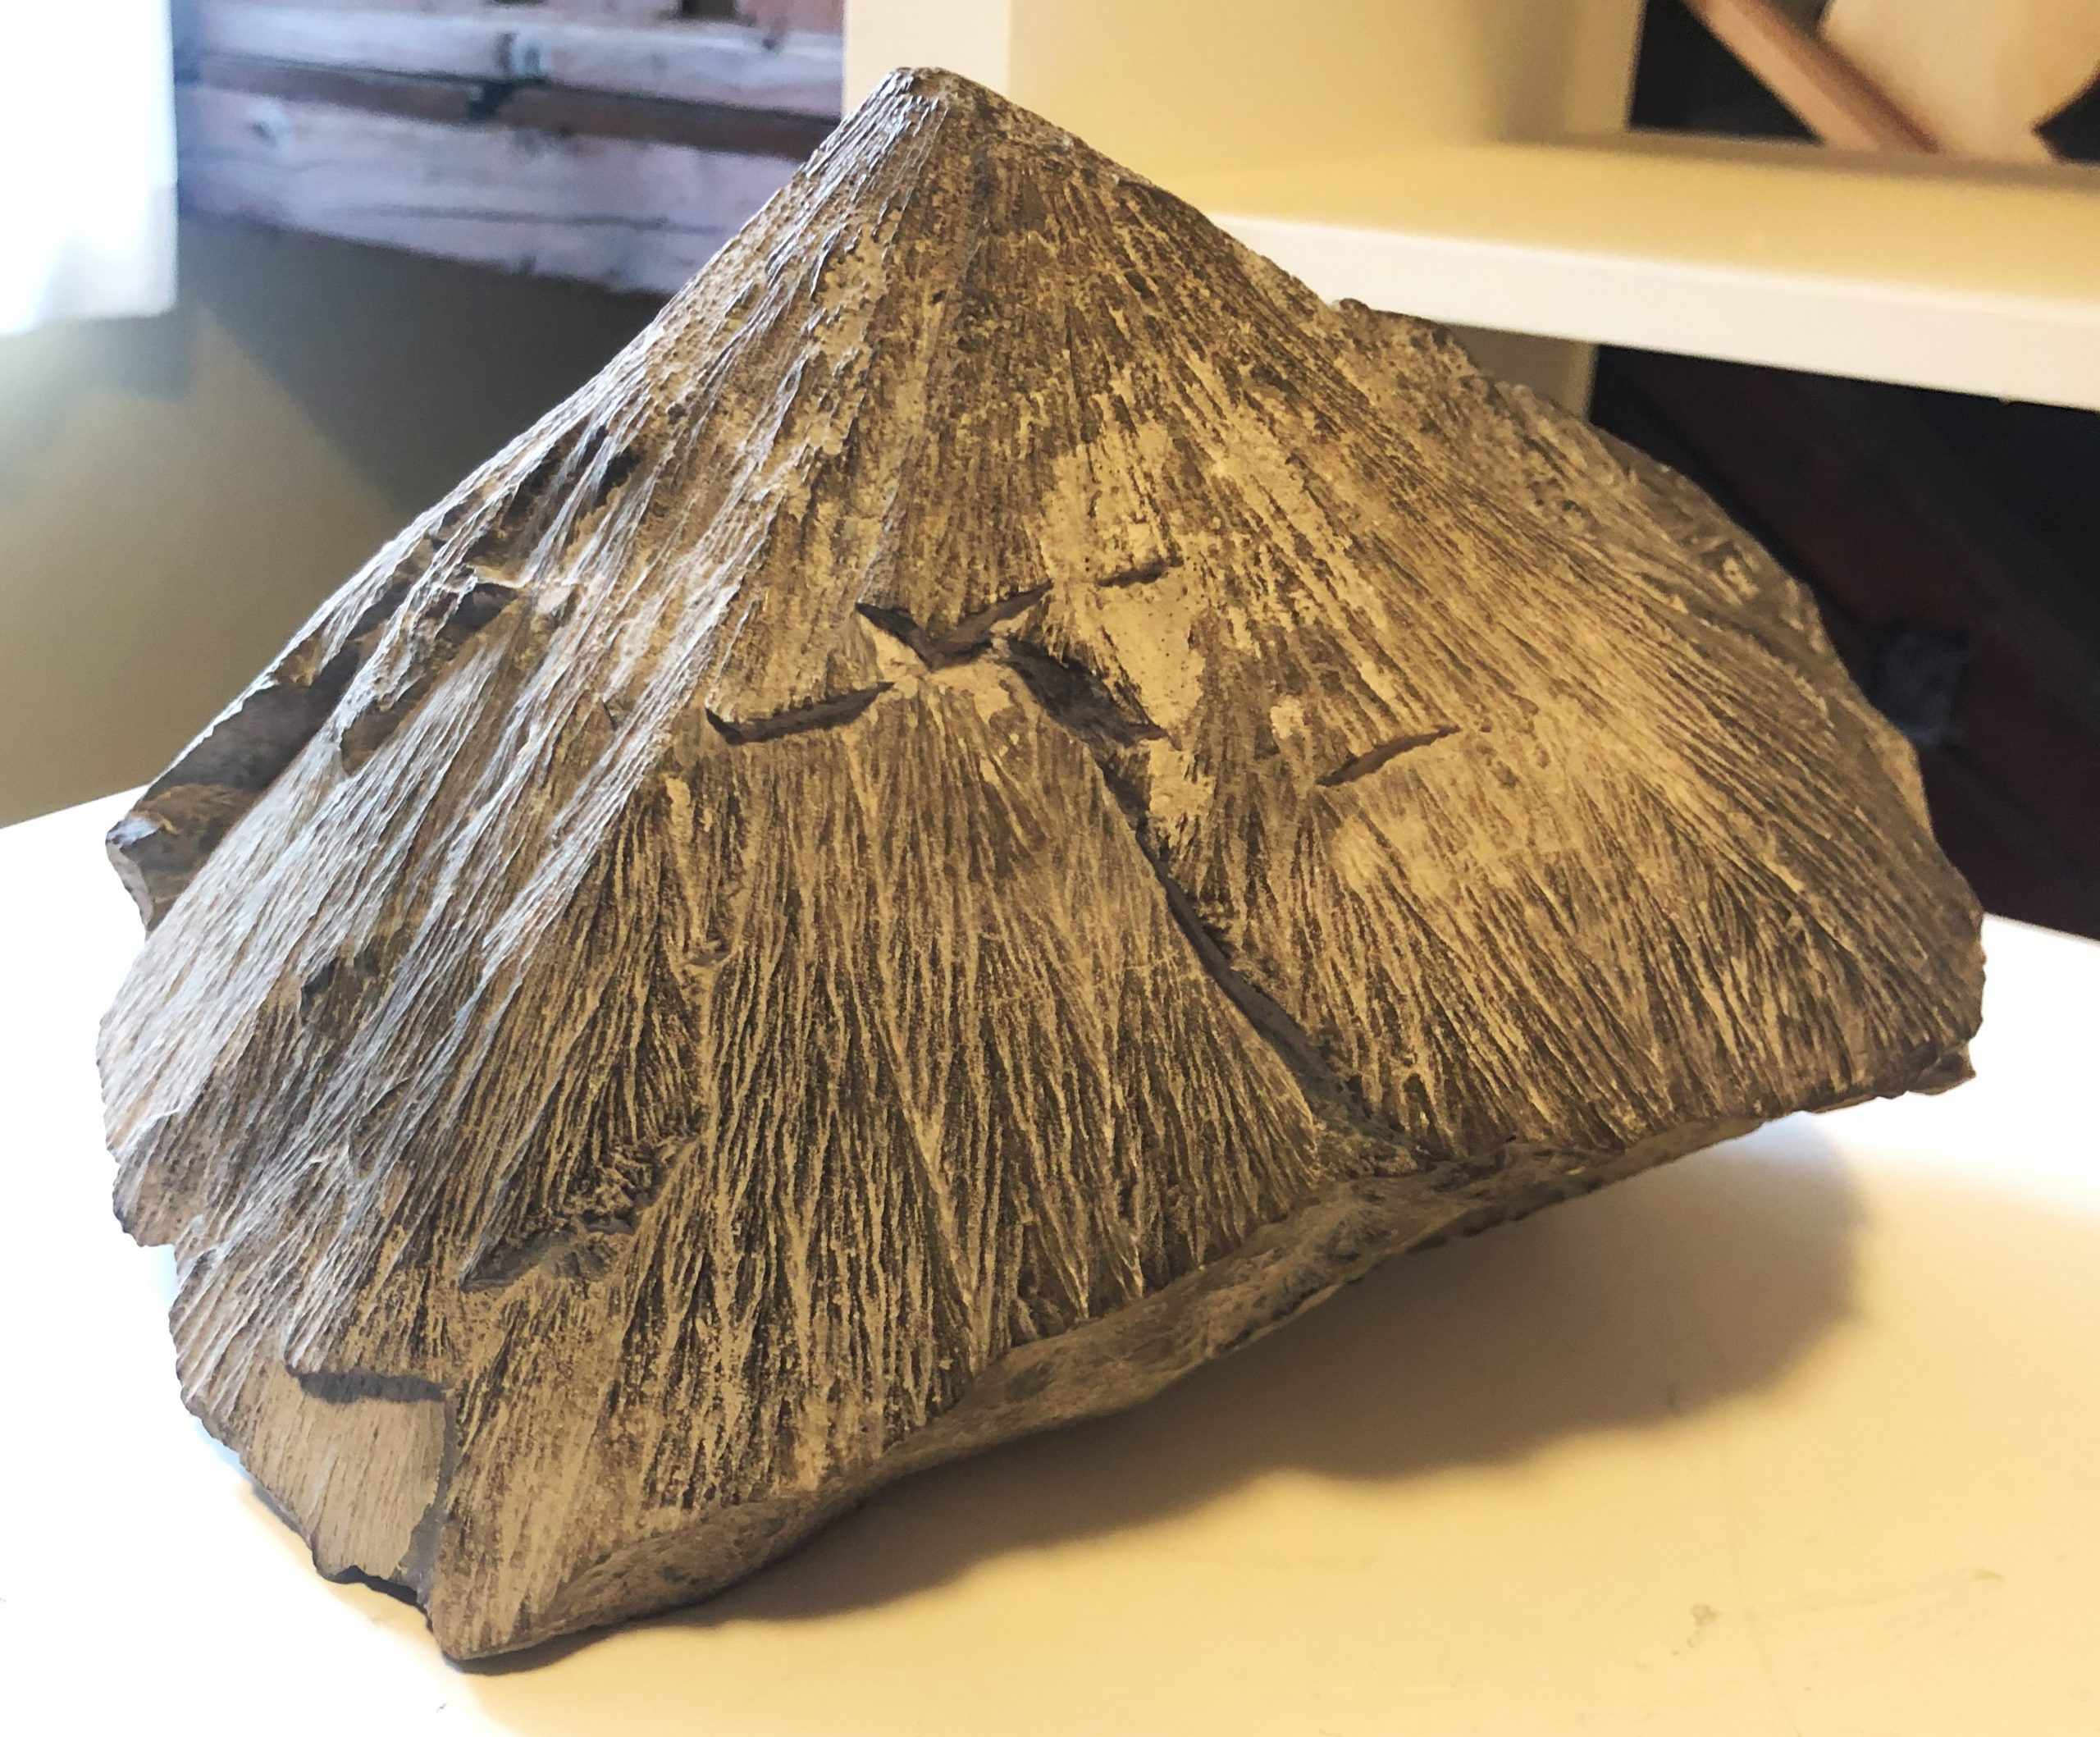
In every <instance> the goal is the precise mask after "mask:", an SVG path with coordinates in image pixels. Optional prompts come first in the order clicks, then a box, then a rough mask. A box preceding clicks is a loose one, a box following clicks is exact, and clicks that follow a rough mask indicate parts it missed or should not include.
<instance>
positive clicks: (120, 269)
mask: <svg viewBox="0 0 2100 1737" xmlns="http://www.w3.org/2000/svg"><path fill="white" fill-rule="evenodd" d="M0 48H4V52H0V332H11V331H25V330H26V329H27V328H28V327H31V326H36V325H40V324H42V323H43V322H46V321H49V320H59V319H83V318H97V317H101V316H107V315H115V314H128V313H159V312H161V311H162V309H165V308H167V306H168V305H169V304H171V302H172V301H173V299H174V292H175V126H174V113H173V96H172V92H171V86H170V77H171V74H170V67H169V54H168V24H167V0H0Z"/></svg>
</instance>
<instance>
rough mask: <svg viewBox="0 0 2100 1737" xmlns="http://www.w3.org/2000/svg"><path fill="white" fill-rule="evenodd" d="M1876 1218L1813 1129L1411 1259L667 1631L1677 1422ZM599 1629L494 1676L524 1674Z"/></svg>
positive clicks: (1692, 1163) (1772, 1374)
mask: <svg viewBox="0 0 2100 1737" xmlns="http://www.w3.org/2000/svg"><path fill="white" fill-rule="evenodd" d="M1858 1218H1859V1209H1858V1205H1857V1202H1856V1197H1855V1195H1854V1194H1853V1191H1852V1189H1851V1184H1850V1182H1848V1180H1847V1177H1846V1174H1845V1172H1844V1169H1843V1167H1842V1163H1841V1161H1840V1160H1839V1159H1838V1157H1837V1155H1836V1154H1835V1152H1834V1151H1833V1149H1832V1147H1831V1146H1830V1145H1829V1144H1828V1141H1827V1140H1825V1138H1824V1136H1822V1134H1820V1133H1819V1131H1817V1130H1816V1129H1815V1126H1814V1124H1813V1123H1812V1122H1810V1121H1809V1120H1808V1119H1807V1118H1794V1119H1793V1120H1792V1121H1789V1122H1784V1123H1782V1124H1779V1125H1778V1126H1776V1127H1772V1128H1768V1129H1766V1130H1764V1131H1763V1132H1762V1133H1760V1135H1758V1136H1754V1137H1753V1138H1751V1139H1750V1140H1741V1141H1736V1142H1733V1143H1732V1144H1730V1145H1726V1146H1723V1147H1719V1148H1716V1149H1714V1150H1712V1151H1710V1152H1707V1153H1704V1154H1698V1155H1696V1156H1694V1157H1691V1158H1688V1159H1682V1160H1680V1161H1679V1162H1678V1163H1675V1164H1673V1165H1669V1166H1667V1167H1665V1168H1663V1169H1661V1170H1658V1171H1655V1172H1650V1173H1649V1174H1647V1175H1646V1176H1643V1177H1637V1178H1636V1179H1634V1180H1633V1181H1632V1182H1625V1183H1622V1184H1619V1185H1617V1186H1614V1187H1611V1188H1608V1189H1605V1190H1604V1191H1601V1192H1600V1193H1598V1194H1596V1195H1590V1196H1588V1197H1586V1198H1585V1199H1582V1200H1576V1201H1573V1202H1570V1203H1568V1204H1565V1205H1562V1206H1558V1207H1554V1208H1553V1209H1550V1210H1549V1211H1547V1212H1545V1213H1541V1214H1538V1215H1537V1216H1536V1217H1534V1218H1528V1219H1526V1220H1524V1221H1523V1222H1522V1223H1518V1224H1516V1225H1512V1226H1507V1227H1501V1228H1498V1229H1496V1230H1495V1231H1492V1232H1489V1233H1487V1234H1485V1235H1483V1236H1478V1237H1476V1238H1473V1239H1472V1240H1469V1241H1464V1242H1460V1243H1457V1244H1453V1245H1450V1246H1445V1247H1443V1248H1439V1249H1435V1250H1430V1251H1428V1252H1427V1253H1424V1254H1422V1255H1413V1256H1408V1257H1405V1258H1404V1259H1397V1260H1393V1261H1390V1262H1388V1263H1387V1264H1386V1265H1385V1266H1383V1267H1381V1268H1378V1269H1377V1270H1376V1271H1375V1272H1373V1273H1371V1274H1370V1275H1369V1276H1368V1277H1367V1278H1364V1279H1363V1280H1362V1281H1361V1282H1358V1284H1356V1285H1354V1286H1353V1287H1349V1289H1348V1290H1346V1291H1344V1292H1342V1293H1341V1294H1340V1295H1339V1296H1335V1297H1334V1298H1333V1299H1331V1300H1329V1301H1328V1302H1327V1303H1326V1304H1324V1305H1322V1306H1321V1307H1319V1308H1317V1309H1316V1310H1313V1312H1311V1313H1310V1314H1308V1315H1306V1316H1304V1317H1303V1318H1302V1319H1299V1320H1298V1321H1296V1322H1294V1323H1291V1324H1290V1325H1289V1326H1288V1327H1286V1328H1283V1329H1281V1330H1280V1331H1278V1332H1275V1333H1272V1334H1271V1335H1270V1336H1269V1337H1267V1338H1265V1339H1262V1340H1260V1341H1258V1342H1256V1343H1255V1344H1254V1345H1253V1346H1249V1348H1248V1349H1247V1350H1245V1351H1242V1352H1240V1353H1239V1354H1238V1355H1235V1356H1233V1357H1230V1358H1229V1359H1227V1360H1225V1361H1223V1362H1221V1363H1218V1364H1212V1365H1211V1366H1210V1367H1208V1368H1207V1369H1203V1370H1200V1371H1198V1373H1197V1374H1194V1375H1193V1376H1191V1377H1189V1378H1188V1379H1187V1380H1185V1381H1184V1382H1182V1383H1180V1384H1179V1385H1178V1386H1176V1387H1173V1388H1171V1389H1170V1390H1169V1391H1168V1392H1166V1393H1165V1394H1163V1395H1162V1396H1159V1397H1158V1398H1157V1399H1154V1400H1153V1401H1150V1402H1149V1403H1148V1404H1146V1405H1144V1406H1140V1407H1139V1408H1138V1409H1137V1410H1134V1411H1130V1412H1127V1413H1125V1414H1122V1415H1119V1416H1116V1417H1112V1418H1105V1419H1098V1420H1095V1421H1093V1422H1090V1423H1087V1424H1077V1425H1075V1426H1073V1427H1071V1428H1066V1429H1063V1430H1060V1431H1057V1432H1054V1433H1051V1434H1048V1435H1044V1436H1039V1437H1034V1438H1030V1439H1028V1440H1025V1441H1022V1442H1015V1443H1012V1444H1010V1445H1009V1446H1007V1447H1003V1448H1001V1449H998V1450H997V1451H993V1452H992V1453H989V1454H987V1455H984V1456H981V1457H979V1458H978V1459H975V1460H968V1461H965V1462H962V1463H961V1464H958V1465H952V1466H947V1467H943V1468H939V1469H938V1470H934V1471H931V1472H928V1473H925V1474H921V1475H920V1476H918V1477H915V1478H912V1479H907V1480H906V1481H905V1482H903V1483H899V1484H897V1485H896V1486H894V1487H893V1488H890V1489H889V1490H887V1491H885V1492H882V1493H880V1494H879V1495H878V1496H877V1497H874V1499H873V1500H872V1501H871V1502H869V1504H868V1505H867V1506H865V1507H864V1508H863V1509H861V1511H859V1512H858V1513H856V1514H855V1515H851V1516H850V1517H849V1518H847V1520H843V1521H842V1522H841V1523H839V1524H838V1525H836V1526H834V1527H833V1528H832V1529H830V1530H829V1531H827V1532H825V1533H824V1534H820V1535H819V1537H818V1538H815V1539H813V1540H812V1541H811V1542H810V1543H808V1544H807V1545H806V1546H804V1547H802V1549H801V1550H800V1551H798V1552H797V1553H796V1554H795V1555H793V1556H790V1557H788V1559H786V1560H785V1561H782V1562H780V1563H778V1564H777V1565H775V1566H774V1567H772V1568H769V1569H768V1570H765V1571H764V1572H762V1573H760V1574H759V1575H755V1576H754V1577H752V1578H751V1579H750V1580H747V1581H746V1582H744V1583H743V1584H741V1585H739V1586H737V1587H735V1588H732V1589H731V1590H730V1591H728V1592H727V1593H724V1594H722V1595H721V1596H720V1597H719V1598H714V1599H712V1600H710V1601H709V1602H706V1603H705V1604H703V1605H699V1606H696V1607H693V1608H692V1609H690V1610H688V1611H681V1612H677V1613H673V1614H672V1615H670V1616H664V1617H660V1618H657V1619H655V1623H656V1624H658V1625H692V1626H712V1625H718V1624H726V1623H732V1622H751V1621H758V1622H771V1623H779V1622H796V1621H800V1620H810V1619H815V1618H819V1617H823V1616H829V1615H832V1614H834V1613H837V1612H839V1611H846V1610H851V1609H854V1608H858V1607H868V1606H871V1605H874V1604H879V1603H882V1602H888V1601H890V1600H893V1599H896V1598H901V1597H903V1596H905V1595H907V1594H909V1593H914V1592H916V1591H920V1590H922V1589H924V1588H928V1587H930V1586H934V1585H936V1584H940V1583H941V1582H943V1581H945V1580H947V1579H951V1578H952V1577H955V1576H957V1575H961V1574H964V1573H966V1571H968V1570H970V1568H971V1567H972V1566H974V1565H975V1564H977V1563H979V1562H981V1561H985V1560H988V1559H989V1558H991V1557H993V1556H999V1555H1002V1554H1006V1553H1009V1552H1021V1551H1028V1550H1032V1549H1035V1548H1039V1547H1045V1546H1048V1545H1051V1544H1055V1543H1066V1542H1069V1541H1071V1540H1074V1539H1078V1538H1086V1537H1089V1536H1094V1535H1099V1534H1107V1533H1111V1532H1114V1531H1117V1530H1121V1529H1125V1528H1131V1527H1140V1526H1144V1525H1145V1524H1148V1523H1152V1522H1155V1521H1157V1520H1163V1519H1165V1518H1167V1517H1169V1516H1171V1515H1176V1514H1178V1513H1181V1512H1184V1511H1187V1510H1189V1509H1191V1508H1193V1507H1194V1506H1198V1505H1199V1504H1201V1503H1203V1502H1207V1501H1209V1500H1212V1499H1213V1498H1214V1497H1217V1496H1219V1495H1221V1494H1222V1493H1224V1492H1227V1491H1230V1490H1231V1489H1232V1488H1235V1487H1236V1486H1238V1485H1240V1484H1242V1483H1245V1482H1247V1481H1248V1480H1249V1479H1256V1478H1259V1477H1262V1476H1264V1475H1266V1474H1271V1473H1274V1472H1280V1471H1283V1472H1295V1473H1300V1474H1313V1475H1314V1476H1319V1477H1327V1478H1336V1479H1372V1480H1379V1481H1387V1480H1396V1479H1408V1478H1413V1477H1417V1476H1419V1475H1422V1474H1426V1473H1429V1472H1432V1471H1435V1470H1438V1469H1440V1468H1444V1467H1449V1466H1458V1465H1464V1466H1475V1467H1477V1466H1482V1465H1491V1464H1495V1463H1498V1462H1506V1461H1511V1460H1517V1459H1519V1458H1521V1457H1522V1456H1526V1455H1527V1454H1530V1453H1532V1452H1534V1451H1537V1450H1539V1449H1541V1448H1542V1447H1547V1446H1550V1445H1551V1444H1552V1443H1554V1442H1558V1441H1560V1440H1563V1439H1564V1438H1568V1437H1569V1436H1571V1435H1574V1434H1577V1433H1584V1432H1589V1431H1596V1430H1615V1429H1640V1428H1650V1427H1653V1426H1655V1425H1658V1424H1663V1423H1664V1422H1666V1421H1667V1420H1668V1419H1670V1418H1671V1417H1672V1416H1673V1415H1678V1414H1681V1413H1684V1412H1687V1411H1691V1410H1696V1409H1698V1408H1700V1407H1702V1406H1710V1405H1713V1404H1715V1403H1717V1402H1719V1401H1723V1400H1726V1399H1728V1398H1730V1397H1732V1396H1737V1395H1740V1394H1743V1393H1746V1392H1752V1391H1754V1390H1755V1389H1757V1388H1759V1387H1762V1386H1764V1385H1765V1384H1766V1383H1770V1382H1772V1381H1773V1380H1774V1379H1775V1378H1778V1376H1780V1375H1781V1374H1783V1373H1784V1372H1785V1371H1786V1370H1787V1368H1788V1367H1789V1366H1790V1365H1791V1364H1793V1363H1794V1361H1795V1360H1796V1359H1798V1358H1799V1357H1800V1356H1801V1355H1803V1353H1804V1352H1805V1351H1807V1350H1808V1349H1809V1348H1810V1347H1811V1346H1814V1345H1815V1343H1816V1342H1817V1341H1818V1339H1819V1337H1821V1336H1822V1335H1823V1334H1824V1332H1827V1331H1828V1329H1829V1328H1831V1327H1832V1326H1833V1324H1834V1323H1837V1322H1838V1321H1839V1320H1841V1319H1842V1318H1843V1317H1844V1315H1845V1314H1846V1312H1847V1309H1848V1307H1849V1305H1850V1298H1851V1282H1852V1242H1853V1237H1854V1232H1855V1230H1856V1225H1857V1223H1858ZM593 1638H594V1637H591V1636H581V1637H577V1638H575V1639H572V1640H569V1641H566V1642H561V1643H554V1644H552V1645H550V1646H549V1647H545V1648H536V1649H534V1650H533V1651H532V1652H528V1653H523V1654H518V1655H516V1656H514V1657H511V1658H509V1659H504V1660H495V1661H491V1662H487V1663H485V1664H483V1665H481V1666H476V1667H473V1669H474V1671H475V1674H476V1675H481V1676H483V1677H488V1676H500V1675H509V1674H511V1673H512V1672H514V1671H518V1670H521V1669H530V1668H532V1667H533V1666H539V1665H542V1664H546V1663H548V1662H552V1661H553V1660H554V1659H556V1658H558V1657H562V1656H564V1654H566V1653H568V1652H573V1651H574V1650H576V1648H578V1646H587V1645H588V1644H589V1643H590V1641H591V1639H593ZM490 1686H491V1689H494V1688H495V1684H493V1683H491V1685H490Z"/></svg>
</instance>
